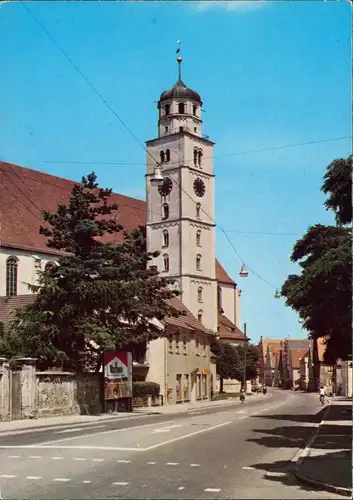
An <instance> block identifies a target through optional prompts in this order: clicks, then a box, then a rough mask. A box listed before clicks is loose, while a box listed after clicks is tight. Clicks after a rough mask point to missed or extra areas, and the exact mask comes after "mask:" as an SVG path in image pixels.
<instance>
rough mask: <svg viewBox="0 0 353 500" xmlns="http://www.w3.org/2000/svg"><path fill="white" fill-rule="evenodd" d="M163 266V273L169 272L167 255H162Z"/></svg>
mask: <svg viewBox="0 0 353 500" xmlns="http://www.w3.org/2000/svg"><path fill="white" fill-rule="evenodd" d="M163 264H164V269H163V271H164V272H165V273H167V272H169V255H168V254H166V253H165V254H164V255H163Z"/></svg>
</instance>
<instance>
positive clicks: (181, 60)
mask: <svg viewBox="0 0 353 500" xmlns="http://www.w3.org/2000/svg"><path fill="white" fill-rule="evenodd" d="M177 44H178V48H177V51H176V53H177V54H180V40H178V41H177ZM182 62H183V59H182V58H181V56H180V55H179V56H178V57H177V63H178V75H179V80H181V63H182Z"/></svg>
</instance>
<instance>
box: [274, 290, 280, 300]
mask: <svg viewBox="0 0 353 500" xmlns="http://www.w3.org/2000/svg"><path fill="white" fill-rule="evenodd" d="M274 297H275V299H280V298H281V292H280V291H279V290H278V289H277V290H276V293H275V295H274Z"/></svg>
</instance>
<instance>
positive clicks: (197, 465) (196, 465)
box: [190, 464, 200, 467]
mask: <svg viewBox="0 0 353 500" xmlns="http://www.w3.org/2000/svg"><path fill="white" fill-rule="evenodd" d="M190 467H200V464H190Z"/></svg>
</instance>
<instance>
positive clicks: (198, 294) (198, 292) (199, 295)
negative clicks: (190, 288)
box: [197, 286, 202, 302]
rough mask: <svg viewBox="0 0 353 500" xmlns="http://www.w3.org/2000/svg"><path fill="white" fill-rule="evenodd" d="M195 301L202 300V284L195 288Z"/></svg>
mask: <svg viewBox="0 0 353 500" xmlns="http://www.w3.org/2000/svg"><path fill="white" fill-rule="evenodd" d="M197 301H198V302H202V286H199V287H198V289H197Z"/></svg>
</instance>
